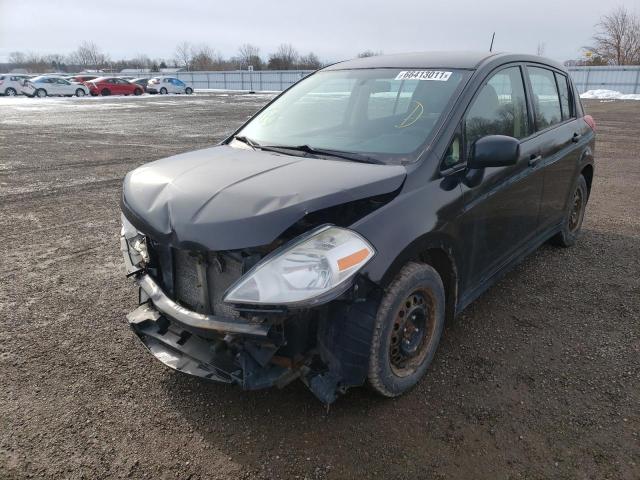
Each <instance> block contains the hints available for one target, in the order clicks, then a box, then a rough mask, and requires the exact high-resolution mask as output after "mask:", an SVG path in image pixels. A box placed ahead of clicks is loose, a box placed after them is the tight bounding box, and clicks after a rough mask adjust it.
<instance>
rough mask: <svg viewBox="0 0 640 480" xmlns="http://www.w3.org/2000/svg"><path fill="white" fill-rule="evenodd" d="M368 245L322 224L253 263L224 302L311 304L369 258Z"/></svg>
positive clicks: (336, 290) (341, 286)
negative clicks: (254, 264)
mask: <svg viewBox="0 0 640 480" xmlns="http://www.w3.org/2000/svg"><path fill="white" fill-rule="evenodd" d="M374 255H375V251H374V249H373V247H372V246H371V244H370V243H369V242H367V241H366V240H365V239H364V238H363V237H361V236H360V235H359V234H357V233H356V232H354V231H352V230H348V229H346V228H339V227H334V226H330V225H329V226H324V227H320V228H319V229H316V230H313V231H312V232H310V233H308V234H305V235H302V236H301V237H299V238H297V239H296V240H294V241H293V242H291V243H289V244H287V245H285V246H284V247H282V248H280V249H278V250H276V251H275V252H273V253H272V254H271V255H269V256H267V257H265V258H264V259H263V260H261V261H260V262H258V264H256V266H255V267H253V268H252V269H251V270H249V271H248V272H247V273H246V274H245V275H244V276H243V277H242V278H240V280H238V281H237V282H236V283H235V284H234V285H232V286H231V287H230V288H229V290H228V291H227V293H226V294H225V297H224V301H225V302H227V303H234V304H254V305H296V304H304V305H309V304H311V305H313V304H317V303H321V302H322V301H324V300H326V299H327V298H328V297H333V296H337V295H339V294H340V293H342V292H343V291H344V290H345V289H346V288H348V287H349V280H350V279H351V278H352V277H353V276H354V275H355V274H356V273H357V272H358V271H359V270H360V269H361V268H362V267H363V266H364V265H366V263H367V262H368V261H369V260H371V258H372V257H373V256H374Z"/></svg>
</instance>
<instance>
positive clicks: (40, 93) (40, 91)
mask: <svg viewBox="0 0 640 480" xmlns="http://www.w3.org/2000/svg"><path fill="white" fill-rule="evenodd" d="M46 96H47V91H46V90H45V89H44V88H39V89H37V90H36V97H38V98H44V97H46Z"/></svg>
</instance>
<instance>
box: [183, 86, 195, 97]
mask: <svg viewBox="0 0 640 480" xmlns="http://www.w3.org/2000/svg"><path fill="white" fill-rule="evenodd" d="M184 93H186V94H187V95H191V94H192V93H193V88H191V87H187V88H185V89H184Z"/></svg>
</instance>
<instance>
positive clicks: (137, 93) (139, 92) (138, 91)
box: [133, 88, 142, 95]
mask: <svg viewBox="0 0 640 480" xmlns="http://www.w3.org/2000/svg"><path fill="white" fill-rule="evenodd" d="M133 94H134V95H142V90H141V89H139V88H136V89H135V90H134V91H133Z"/></svg>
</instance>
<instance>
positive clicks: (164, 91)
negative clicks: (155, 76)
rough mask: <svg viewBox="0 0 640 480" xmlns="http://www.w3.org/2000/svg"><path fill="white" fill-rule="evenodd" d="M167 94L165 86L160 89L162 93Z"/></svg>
mask: <svg viewBox="0 0 640 480" xmlns="http://www.w3.org/2000/svg"><path fill="white" fill-rule="evenodd" d="M166 94H167V89H166V88H164V87H162V88H161V89H160V95H166Z"/></svg>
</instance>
